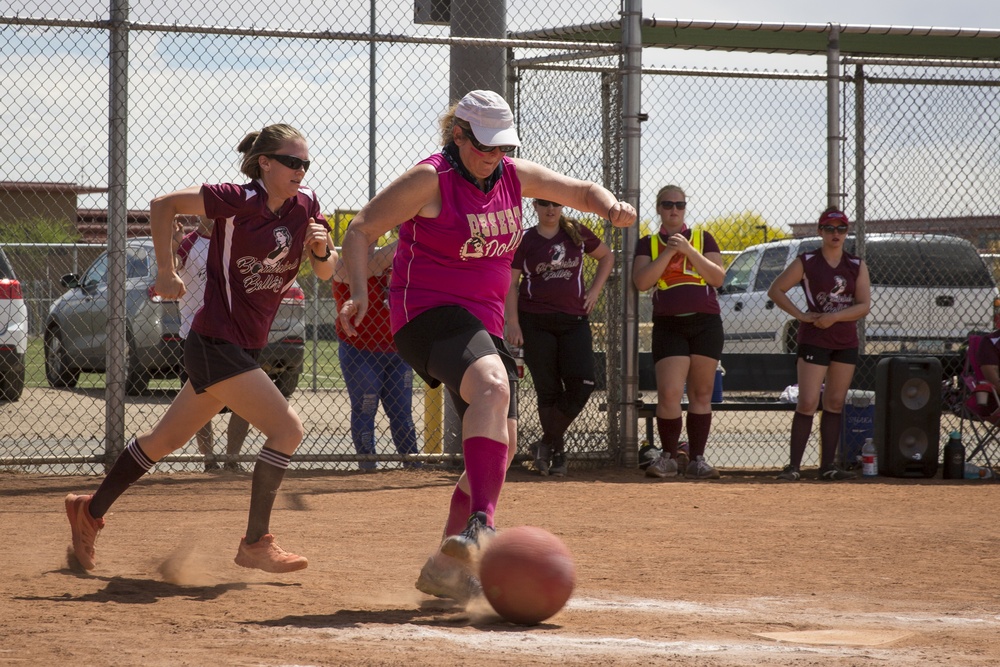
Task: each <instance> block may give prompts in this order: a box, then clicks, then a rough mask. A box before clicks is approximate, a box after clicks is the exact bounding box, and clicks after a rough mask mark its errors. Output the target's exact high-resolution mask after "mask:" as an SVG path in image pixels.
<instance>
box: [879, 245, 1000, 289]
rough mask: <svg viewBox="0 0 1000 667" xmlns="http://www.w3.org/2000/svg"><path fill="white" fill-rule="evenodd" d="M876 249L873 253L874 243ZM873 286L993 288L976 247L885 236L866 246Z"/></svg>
mask: <svg viewBox="0 0 1000 667" xmlns="http://www.w3.org/2000/svg"><path fill="white" fill-rule="evenodd" d="M876 244H877V246H878V251H876V252H873V250H874V248H873V246H874V245H876ZM866 251H867V252H866V253H865V255H866V261H867V262H868V270H869V272H870V274H871V282H872V284H873V285H885V286H889V287H992V286H993V279H992V278H991V276H990V273H989V270H988V269H987V268H986V265H985V264H983V260H982V259H980V257H979V254H978V253H977V252H976V250H975V248H973V247H972V246H971V245H967V244H965V243H954V242H944V243H930V242H922V241H919V240H906V241H904V240H896V239H887V240H880V241H874V242H871V243H869V244H868V245H867V248H866Z"/></svg>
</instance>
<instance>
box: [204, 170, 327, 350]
mask: <svg viewBox="0 0 1000 667" xmlns="http://www.w3.org/2000/svg"><path fill="white" fill-rule="evenodd" d="M201 194H202V197H204V199H205V214H206V215H207V216H208V217H210V218H214V219H215V221H216V222H215V228H214V229H213V230H212V243H211V246H210V247H209V251H208V271H207V278H206V280H207V282H206V284H205V305H204V307H203V308H202V309H201V310H200V311H198V314H197V315H196V316H195V318H194V323H193V324H192V325H191V328H192V329H193V330H194V331H197V332H198V333H200V334H201V335H203V336H210V337H212V338H222V339H224V340H227V341H229V342H231V343H235V344H237V345H239V346H241V347H244V348H247V349H258V348H262V347H264V345H266V344H267V333H268V330H269V329H270V328H271V322H272V321H273V320H274V315H275V313H276V312H277V311H278V306H279V305H280V304H281V296H282V294H284V293H285V290H287V289H288V288H289V287H290V286H291V285H292V282H293V281H294V280H295V276H296V275H297V274H298V271H299V264H300V263H301V261H302V256H303V251H304V246H305V239H306V229H307V227H308V225H309V218H315V219H316V222H319V223H322V224H324V225H326V220H325V219H324V218H323V214H322V213H320V210H319V202H318V201H317V200H316V195H315V193H314V192H313V191H312V190H309V189H307V188H299V193H298V194H297V195H296V196H295V197H292V198H291V199H289V200H288V201H287V202H285V204H284V205H283V206H282V207H281V209H280V210H279V211H278V215H275V214H274V213H272V212H271V211H270V209H268V208H267V191H266V190H265V189H264V184H263V183H261V182H260V181H254V182H252V183H247V184H246V185H236V184H234V183H221V184H217V185H211V184H207V183H206V184H205V185H203V186H202V188H201ZM327 229H329V225H327Z"/></svg>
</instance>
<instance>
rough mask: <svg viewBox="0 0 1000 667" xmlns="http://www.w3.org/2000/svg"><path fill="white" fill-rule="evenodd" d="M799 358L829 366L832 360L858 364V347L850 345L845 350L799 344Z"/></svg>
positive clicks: (853, 364)
mask: <svg viewBox="0 0 1000 667" xmlns="http://www.w3.org/2000/svg"><path fill="white" fill-rule="evenodd" d="M797 356H798V358H799V359H801V360H803V361H804V362H806V363H807V364H816V365H817V366H829V365H830V362H831V361H836V362H837V363H840V364H850V365H852V366H857V365H858V348H856V347H849V348H847V349H845V350H831V349H830V348H828V347H820V346H819V345H801V344H800V345H799V351H798V355H797Z"/></svg>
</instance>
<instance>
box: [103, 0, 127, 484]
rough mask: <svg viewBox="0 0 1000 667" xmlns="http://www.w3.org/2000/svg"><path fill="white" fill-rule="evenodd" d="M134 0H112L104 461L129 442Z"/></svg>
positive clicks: (108, 460) (115, 455) (108, 459)
mask: <svg viewBox="0 0 1000 667" xmlns="http://www.w3.org/2000/svg"><path fill="white" fill-rule="evenodd" d="M128 16H129V5H128V0H111V21H110V26H111V30H110V33H109V39H110V44H109V58H108V61H109V64H110V68H111V71H110V80H109V87H110V91H109V93H110V94H109V99H110V105H109V109H108V128H109V142H108V349H107V355H108V364H107V371H106V372H107V388H106V390H105V391H106V397H107V403H106V404H105V413H104V418H105V432H104V463H105V466H110V465H111V464H112V463H113V462H114V460H115V459H116V458H118V454H119V453H120V452H121V450H122V448H123V443H124V442H125V375H126V363H127V359H126V357H127V354H128V353H127V349H126V347H127V345H128V341H127V338H126V332H125V238H126V235H127V230H128V202H127V194H128V193H127V183H128V38H129V36H128Z"/></svg>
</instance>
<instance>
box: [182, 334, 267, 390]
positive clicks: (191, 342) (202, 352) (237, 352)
mask: <svg viewBox="0 0 1000 667" xmlns="http://www.w3.org/2000/svg"><path fill="white" fill-rule="evenodd" d="M259 356H260V350H259V349H249V350H248V349H244V348H242V347H240V346H239V345H237V344H236V343H230V342H229V341H228V340H223V339H222V338H210V337H208V336H202V335H201V334H199V333H197V332H195V331H192V332H191V333H189V334H188V337H187V338H186V339H185V340H184V370H185V372H186V373H187V377H188V380H190V381H191V386H192V387H193V388H194V391H195V393H196V394H203V393H205V389H207V388H208V387H211V386H212V385H213V384H215V383H217V382H222V381H223V380H228V379H229V378H231V377H236V376H237V375H241V374H243V373H246V372H247V371H252V370H254V369H255V368H260V364H259V363H257V357H259Z"/></svg>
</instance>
